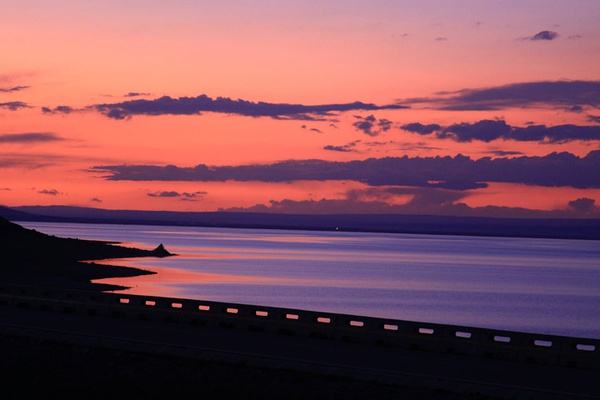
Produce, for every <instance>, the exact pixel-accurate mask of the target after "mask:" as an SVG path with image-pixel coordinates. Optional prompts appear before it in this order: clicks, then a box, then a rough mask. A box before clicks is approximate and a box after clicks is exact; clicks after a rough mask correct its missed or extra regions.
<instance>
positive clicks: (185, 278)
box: [92, 260, 291, 296]
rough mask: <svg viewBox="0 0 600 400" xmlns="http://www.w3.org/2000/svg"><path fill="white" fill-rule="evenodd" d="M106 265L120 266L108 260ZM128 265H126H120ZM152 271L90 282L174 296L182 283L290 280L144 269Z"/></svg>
mask: <svg viewBox="0 0 600 400" xmlns="http://www.w3.org/2000/svg"><path fill="white" fill-rule="evenodd" d="M107 263H108V264H113V265H116V264H119V263H118V262H113V261H111V260H109V262H107ZM121 264H127V263H121ZM143 268H144V269H145V270H148V271H151V272H154V274H151V275H138V276H131V277H116V278H102V279H93V280H92V283H101V284H107V285H117V286H123V287H126V288H127V289H125V290H120V291H119V292H120V293H130V294H144V295H150V296H174V295H177V292H178V291H180V289H179V288H178V285H182V284H194V285H198V284H206V285H209V284H224V283H230V284H231V283H235V284H289V283H290V282H291V280H289V279H283V278H270V277H264V276H248V275H234V274H215V273H207V272H198V271H189V270H184V269H178V268H173V267H168V268H163V267H145V266H144V267H143Z"/></svg>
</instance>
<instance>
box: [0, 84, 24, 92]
mask: <svg viewBox="0 0 600 400" xmlns="http://www.w3.org/2000/svg"><path fill="white" fill-rule="evenodd" d="M29 88H30V86H23V85H19V86H9V87H0V93H13V92H20V91H21V90H25V89H29Z"/></svg>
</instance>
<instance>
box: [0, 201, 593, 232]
mask: <svg viewBox="0 0 600 400" xmlns="http://www.w3.org/2000/svg"><path fill="white" fill-rule="evenodd" d="M12 212H17V214H15V216H13V217H12V218H11V216H10V215H7V214H5V213H12ZM0 216H6V217H7V218H9V219H12V220H15V221H54V222H85V223H105V224H139V225H179V226H205V227H228V228H265V229H299V230H326V231H335V230H339V231H359V232H387V233H414V234H434V235H469V236H500V237H536V238H560V239H594V240H600V220H598V219H568V218H535V219H533V218H491V217H456V216H440V215H401V214H326V215H310V214H275V213H252V212H221V211H218V212H178V211H140V210H106V209H99V208H86V207H70V206H24V207H15V208H0Z"/></svg>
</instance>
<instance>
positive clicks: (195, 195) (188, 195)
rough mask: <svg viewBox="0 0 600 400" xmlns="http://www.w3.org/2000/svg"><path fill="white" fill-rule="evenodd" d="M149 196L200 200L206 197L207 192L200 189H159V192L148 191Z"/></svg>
mask: <svg viewBox="0 0 600 400" xmlns="http://www.w3.org/2000/svg"><path fill="white" fill-rule="evenodd" d="M146 194H147V195H148V196H150V197H163V198H178V199H180V200H185V201H196V200H199V199H200V198H202V197H204V196H205V195H206V194H207V192H202V191H198V192H181V193H180V192H176V191H174V190H167V191H159V192H150V193H146Z"/></svg>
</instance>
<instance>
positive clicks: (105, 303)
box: [0, 285, 600, 369]
mask: <svg viewBox="0 0 600 400" xmlns="http://www.w3.org/2000/svg"><path fill="white" fill-rule="evenodd" d="M0 302H3V303H8V304H12V305H16V306H21V307H40V308H42V309H47V310H55V311H62V312H79V313H84V314H92V315H94V314H102V315H111V316H114V317H121V318H135V319H143V320H155V321H172V322H186V323H193V324H197V325H201V326H207V325H210V326H219V327H222V328H241V329H249V330H254V331H265V332H273V333H277V334H285V335H308V336H313V337H319V338H325V339H332V340H343V341H349V342H358V343H369V344H375V345H381V346H389V347H391V348H393V347H399V348H406V349H410V350H422V351H433V352H441V353H456V354H467V355H472V356H479V357H487V358H494V359H504V360H514V361H517V362H531V363H543V364H554V365H562V366H568V367H576V368H591V369H600V340H596V339H584V338H574V337H567V336H556V335H543V334H531V333H523V332H513V331H504V330H496V329H485V328H474V327H466V326H460V325H445V324H434V323H425V322H411V321H403V320H395V319H386V318H373V317H366V316H356V315H348V314H336V313H327V312H316V311H306V310H298V309H291V308H280V307H266V306H257V305H247V304H236V303H223V302H215V301H203V300H191V299H180V298H167V297H156V296H141V295H129V294H119V293H97V292H91V291H78V290H56V289H53V288H43V287H31V286H13V285H0Z"/></svg>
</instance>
